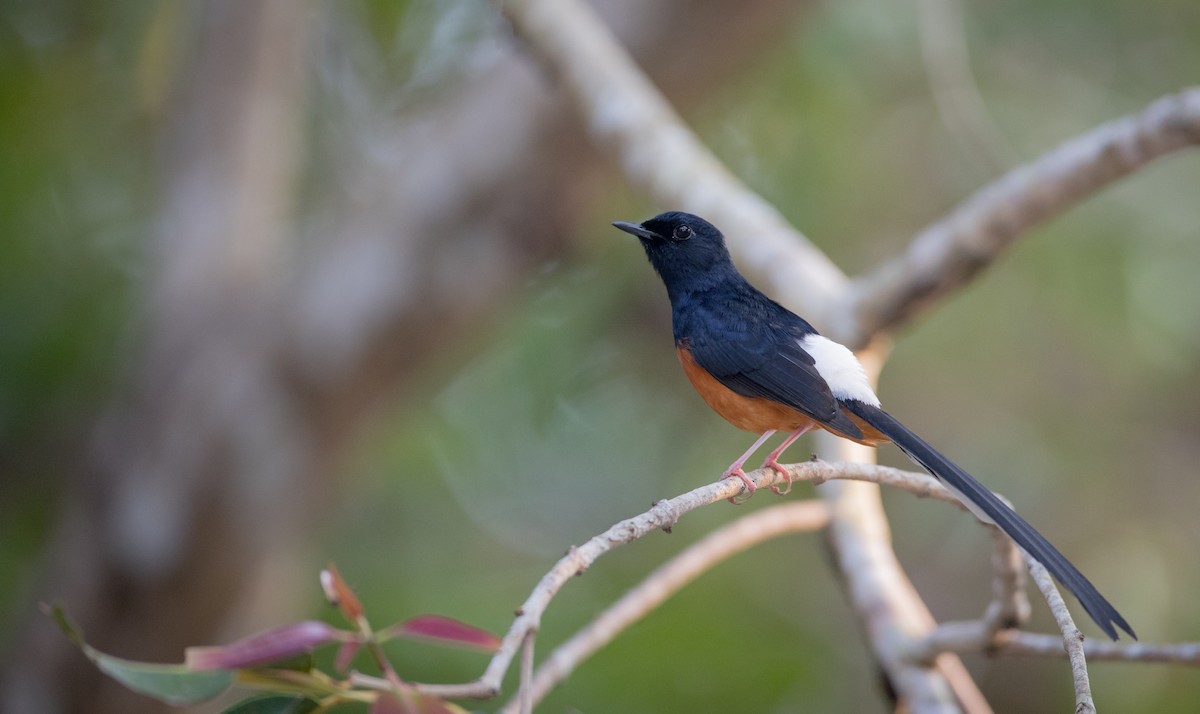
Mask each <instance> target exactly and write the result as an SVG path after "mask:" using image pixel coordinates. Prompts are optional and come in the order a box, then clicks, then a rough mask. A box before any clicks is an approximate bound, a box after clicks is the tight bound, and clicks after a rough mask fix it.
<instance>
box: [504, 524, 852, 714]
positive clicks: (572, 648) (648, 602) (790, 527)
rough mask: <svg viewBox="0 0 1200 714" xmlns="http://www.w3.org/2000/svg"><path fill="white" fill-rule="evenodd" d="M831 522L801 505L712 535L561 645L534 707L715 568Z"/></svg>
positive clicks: (536, 685) (538, 682)
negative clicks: (779, 539)
mask: <svg viewBox="0 0 1200 714" xmlns="http://www.w3.org/2000/svg"><path fill="white" fill-rule="evenodd" d="M828 522H829V509H828V508H827V507H826V505H825V504H824V503H822V502H819V501H799V502H794V503H786V504H783V505H780V506H772V507H770V508H767V509H764V510H761V511H755V512H753V513H751V514H749V515H746V516H743V517H742V518H739V519H737V520H736V521H734V522H732V523H730V524H728V525H726V526H723V527H722V528H720V529H718V530H716V531H713V532H712V533H710V534H708V535H707V536H705V537H704V538H702V539H700V540H699V541H697V542H696V543H694V544H692V545H691V546H689V547H688V548H687V549H685V550H684V551H683V552H681V553H679V554H678V555H676V556H675V557H674V558H672V559H671V560H669V561H667V562H666V563H664V564H663V565H661V566H659V567H658V568H657V569H655V570H654V572H652V573H650V574H649V575H648V576H646V578H645V579H644V580H643V581H642V582H641V583H640V584H638V585H637V586H636V587H635V588H633V589H631V590H629V591H628V592H626V593H625V594H624V595H623V596H621V598H620V599H619V600H617V601H616V602H615V603H613V604H612V605H610V606H609V607H608V608H607V609H606V610H605V611H604V612H602V613H600V614H599V615H598V616H596V618H595V619H593V620H592V621H591V622H590V623H588V625H587V626H586V627H584V628H583V629H581V630H580V631H579V632H577V633H575V634H574V635H573V636H572V637H571V638H570V639H569V640H567V641H566V642H564V643H563V644H561V645H559V646H558V648H557V649H555V650H554V651H553V652H552V653H551V654H550V656H549V657H547V658H546V660H545V661H544V662H543V663H542V664H541V666H540V667H538V669H537V673H536V674H535V675H534V678H533V687H532V693H531V696H532V699H533V702H534V703H535V704H536V703H537V702H540V701H541V700H542V699H543V698H545V696H546V694H547V693H548V692H549V691H550V690H551V689H553V688H554V687H555V686H557V685H558V684H559V683H560V682H562V681H563V680H564V679H566V677H567V676H568V675H570V674H571V672H573V671H574V670H575V668H576V667H578V666H579V664H580V663H581V662H583V661H584V660H585V659H587V658H588V657H590V656H591V655H592V654H594V653H595V652H596V651H597V650H599V649H600V648H602V647H604V646H605V645H607V644H608V643H609V642H611V641H612V640H613V638H615V637H616V636H617V635H618V634H619V633H620V632H622V631H623V630H625V629H626V628H627V627H629V625H631V624H632V623H634V622H636V621H638V620H640V619H641V618H642V617H645V616H646V614H647V613H649V612H650V611H652V610H653V609H654V608H656V607H658V606H659V605H661V604H662V603H663V602H664V601H666V600H667V599H668V598H670V597H671V596H673V595H674V594H675V593H676V592H678V591H679V590H680V589H681V588H683V586H685V585H687V584H688V583H690V582H691V581H693V580H695V579H696V578H697V577H698V576H700V575H701V574H702V573H705V572H707V571H708V570H711V569H712V568H713V566H715V565H717V564H718V563H720V562H722V561H724V560H726V559H727V558H730V557H731V556H734V555H737V554H738V553H741V552H742V551H744V550H746V549H747V548H750V547H751V546H754V545H757V544H758V543H761V542H763V541H766V540H770V539H772V538H777V537H779V536H781V535H785V534H788V533H796V532H801V531H813V530H818V529H820V528H824V527H825V525H826V524H827V523H828ZM514 709H515V707H514V703H513V702H509V703H508V705H506V706H505V707H504V708H503V709H502V710H501V711H502V712H509V713H511V712H513V711H514Z"/></svg>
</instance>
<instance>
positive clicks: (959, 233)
mask: <svg viewBox="0 0 1200 714" xmlns="http://www.w3.org/2000/svg"><path fill="white" fill-rule="evenodd" d="M1196 144H1200V87H1193V88H1190V89H1187V90H1185V91H1183V92H1180V93H1178V94H1172V95H1169V96H1166V97H1163V98H1161V99H1159V100H1157V101H1155V102H1154V103H1152V104H1151V105H1150V106H1149V107H1147V108H1146V109H1145V110H1143V111H1142V112H1140V113H1138V114H1134V115H1130V116H1126V117H1122V118H1120V119H1116V120H1114V121H1111V122H1108V123H1107V124H1102V125H1100V126H1098V127H1096V128H1095V129H1092V130H1091V131H1089V132H1087V133H1085V134H1083V135H1081V136H1078V137H1076V138H1074V139H1070V140H1068V141H1066V142H1064V143H1062V144H1061V145H1059V146H1058V147H1057V148H1055V149H1053V150H1051V151H1050V152H1048V153H1046V154H1043V155H1042V156H1041V157H1040V158H1038V159H1037V160H1035V161H1033V162H1032V163H1029V164H1026V165H1024V166H1020V167H1018V168H1016V169H1013V170H1012V171H1010V172H1008V173H1007V174H1005V175H1004V176H1003V177H1001V178H1000V179H999V180H998V181H995V182H993V183H991V184H989V185H987V186H985V187H983V188H982V189H980V190H979V191H977V192H976V193H975V194H974V195H972V196H971V197H969V198H968V199H967V200H965V201H964V202H963V203H961V204H960V205H959V206H958V207H957V208H955V209H954V210H953V211H952V212H951V213H950V214H949V215H948V216H946V217H945V218H943V219H941V220H939V221H937V222H936V223H934V224H932V225H930V226H929V227H927V228H925V229H924V230H923V231H921V232H920V233H919V234H917V237H916V238H914V239H913V241H912V243H911V244H909V246H908V248H907V249H906V250H905V251H904V253H902V254H901V255H899V256H897V257H895V258H893V259H892V260H890V261H888V262H887V263H884V264H883V265H881V266H880V267H879V268H877V269H875V270H874V271H872V272H870V273H868V274H866V275H863V276H860V277H857V278H855V279H854V281H853V282H852V283H851V285H850V289H849V292H848V294H847V295H846V296H844V298H845V299H843V300H840V301H839V302H838V304H837V306H836V308H835V309H836V310H837V311H838V312H837V313H836V315H835V317H836V319H835V320H833V322H834V324H835V325H837V326H839V327H840V328H841V329H842V332H840V333H839V334H838V337H839V338H840V339H841V340H842V341H844V342H846V343H847V344H849V345H852V346H855V345H857V346H862V345H864V344H866V342H867V340H868V339H869V338H870V337H871V336H873V335H876V334H878V333H880V332H883V331H888V330H894V329H896V328H897V327H899V326H900V325H902V324H903V323H905V322H907V321H909V320H911V319H912V318H913V317H914V316H915V315H916V314H917V313H918V312H920V311H921V310H922V309H924V308H926V307H929V306H930V305H932V304H933V303H936V302H937V301H939V300H940V299H942V298H944V297H945V296H946V295H947V294H949V293H951V292H953V291H954V290H956V289H958V288H961V287H962V286H963V285H964V284H965V283H967V282H968V281H969V280H970V279H971V278H973V277H974V276H975V274H976V273H978V272H979V271H980V270H982V269H984V268H986V267H987V266H989V265H991V263H992V262H993V261H994V260H995V259H996V258H997V257H999V256H1000V254H1002V253H1003V252H1004V250H1005V249H1006V248H1008V247H1009V246H1010V245H1012V244H1013V242H1015V241H1016V239H1017V238H1019V237H1020V236H1021V235H1022V234H1024V233H1025V232H1027V231H1028V230H1030V229H1031V228H1033V227H1035V226H1037V225H1039V224H1041V223H1044V222H1045V221H1047V220H1049V219H1050V218H1053V217H1054V216H1057V215H1058V214H1060V213H1062V212H1063V211H1065V210H1067V209H1068V208H1070V207H1071V206H1074V205H1075V204H1076V203H1078V202H1080V201H1081V200H1083V199H1085V198H1087V197H1088V196H1090V195H1092V194H1093V193H1095V192H1096V191H1098V190H1099V189H1101V188H1103V187H1105V186H1107V185H1108V184H1110V183H1112V182H1113V181H1116V180H1117V179H1119V178H1121V177H1123V176H1126V175H1128V174H1130V173H1132V172H1134V171H1136V170H1137V169H1139V168H1141V167H1142V166H1144V165H1146V164H1147V163H1149V162H1150V161H1153V160H1154V159H1157V158H1159V157H1162V156H1165V155H1167V154H1169V153H1171V152H1174V151H1178V150H1180V149H1184V148H1187V147H1190V146H1195V145H1196Z"/></svg>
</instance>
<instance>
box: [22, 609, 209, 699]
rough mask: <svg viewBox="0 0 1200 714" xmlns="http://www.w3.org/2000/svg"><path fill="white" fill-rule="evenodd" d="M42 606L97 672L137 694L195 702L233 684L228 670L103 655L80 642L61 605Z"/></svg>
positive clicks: (79, 635) (77, 633) (78, 632)
mask: <svg viewBox="0 0 1200 714" xmlns="http://www.w3.org/2000/svg"><path fill="white" fill-rule="evenodd" d="M43 609H44V610H47V611H48V613H49V614H50V616H51V617H53V618H54V621H55V622H56V623H58V626H59V627H60V628H62V631H63V633H64V634H66V636H67V637H68V638H70V640H71V641H72V642H74V643H75V644H76V645H78V646H79V648H80V649H81V650H83V653H84V654H85V655H87V657H88V659H90V660H92V662H94V663H95V664H96V666H97V667H99V668H100V671H101V672H104V673H105V674H107V675H108V676H110V677H112V678H113V679H115V680H117V681H118V682H120V683H121V684H124V685H125V686H126V687H128V688H130V689H132V690H133V691H135V692H138V693H139V694H145V695H146V696H148V697H153V698H154V699H157V700H159V701H163V702H166V703H168V704H177V705H178V704H195V703H197V702H203V701H206V700H208V699H212V698H213V697H215V696H217V695H218V694H220V693H221V692H224V691H225V690H226V689H229V687H230V685H231V684H233V673H232V672H224V671H217V672H193V671H190V670H188V668H187V667H185V666H184V665H182V664H154V663H150V662H134V661H132V660H127V659H121V658H119V657H113V656H111V655H106V654H104V653H103V652H101V651H100V650H98V649H96V648H95V647H92V646H91V645H89V644H87V643H86V642H85V641H84V639H83V631H82V630H80V629H79V626H78V625H76V624H75V623H74V622H73V621H72V620H71V618H70V617H69V616H68V615H67V613H66V611H65V610H64V609H63V608H62V606H61V605H59V604H55V605H52V606H50V607H49V608H48V609H47V608H45V607H43Z"/></svg>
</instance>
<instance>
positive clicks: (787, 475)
mask: <svg viewBox="0 0 1200 714" xmlns="http://www.w3.org/2000/svg"><path fill="white" fill-rule="evenodd" d="M759 468H760V469H771V470H773V471H774V472H775V473H777V474H779V475H780V476H782V477H783V480H784V483H786V484H787V485H786V486H785V487H784V488H779V487H778V486H776V485H775V484H771V486H770V489H771V492H772V493H774V494H775V495H776V496H786V495H788V494H789V493H791V492H792V472H791V471H788V470H787V468H785V467H784V466H783V465H782V464H780V463H779V462H778V461H776V460H775V459H772V458H770V457H767V460H766V461H764V462H762V466H759Z"/></svg>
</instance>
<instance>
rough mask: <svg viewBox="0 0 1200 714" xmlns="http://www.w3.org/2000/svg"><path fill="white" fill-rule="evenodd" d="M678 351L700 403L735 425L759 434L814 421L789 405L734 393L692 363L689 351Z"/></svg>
mask: <svg viewBox="0 0 1200 714" xmlns="http://www.w3.org/2000/svg"><path fill="white" fill-rule="evenodd" d="M678 352H679V363H680V364H682V365H683V373H684V374H686V375H687V378H688V380H689V381H690V382H691V383H692V386H693V387H695V388H696V391H697V392H698V393H699V394H700V397H701V398H702V399H703V400H704V403H705V404H707V405H708V406H709V407H711V408H712V410H713V411H714V412H716V413H718V414H720V415H721V416H722V417H723V418H724V419H725V421H727V422H729V423H730V424H733V425H734V426H736V427H737V428H739V429H745V430H746V431H753V432H755V433H757V434H761V433H763V432H764V431H770V430H772V429H775V430H777V431H785V430H786V431H793V430H795V429H799V428H800V427H802V426H807V425H810V424H813V423H814V422H813V420H812V419H810V418H809V417H808V416H806V415H805V414H802V413H800V412H798V411H796V410H795V409H792V408H791V407H787V406H784V405H782V404H779V403H777V402H773V401H771V400H769V399H760V398H758V397H745V396H742V395H741V394H738V393H737V392H735V391H733V390H732V389H730V388H729V387H726V386H725V385H724V384H721V382H720V381H718V380H717V378H716V377H714V376H712V375H711V374H709V373H708V372H706V371H705V370H704V368H702V367H701V366H700V365H698V364H696V360H695V359H693V358H692V353H691V352H689V351H688V350H686V349H679V350H678ZM818 426H819V425H818Z"/></svg>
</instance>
